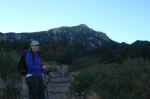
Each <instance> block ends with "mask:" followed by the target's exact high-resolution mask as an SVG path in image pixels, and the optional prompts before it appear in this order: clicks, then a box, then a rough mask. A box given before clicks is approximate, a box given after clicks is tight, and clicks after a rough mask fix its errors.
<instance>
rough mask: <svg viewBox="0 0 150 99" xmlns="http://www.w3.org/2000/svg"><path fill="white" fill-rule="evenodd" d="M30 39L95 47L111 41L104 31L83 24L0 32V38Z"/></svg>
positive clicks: (12, 39)
mask: <svg viewBox="0 0 150 99" xmlns="http://www.w3.org/2000/svg"><path fill="white" fill-rule="evenodd" d="M31 39H35V40H39V41H40V42H48V41H60V42H61V43H63V44H82V45H83V46H85V47H87V48H97V47H100V46H102V45H105V44H108V43H113V41H112V40H111V39H110V38H109V37H108V36H107V35H106V34H105V33H103V32H98V31H95V30H93V29H91V28H90V27H88V26H87V25H85V24H80V25H78V26H72V27H58V28H54V29H50V30H48V31H40V32H31V33H0V40H10V41H14V40H21V41H29V40H31Z"/></svg>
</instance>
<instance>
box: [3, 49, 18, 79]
mask: <svg viewBox="0 0 150 99" xmlns="http://www.w3.org/2000/svg"><path fill="white" fill-rule="evenodd" d="M18 59H19V55H18V54H17V52H15V51H6V50H5V49H1V50H0V75H1V77H2V78H6V77H7V76H8V75H11V73H14V72H16V70H17V68H16V67H17V63H18Z"/></svg>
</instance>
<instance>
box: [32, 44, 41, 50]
mask: <svg viewBox="0 0 150 99" xmlns="http://www.w3.org/2000/svg"><path fill="white" fill-rule="evenodd" d="M39 47H40V46H39V45H35V46H32V47H31V48H32V51H34V52H37V51H38V50H39Z"/></svg>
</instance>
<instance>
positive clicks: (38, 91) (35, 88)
mask: <svg viewBox="0 0 150 99" xmlns="http://www.w3.org/2000/svg"><path fill="white" fill-rule="evenodd" d="M26 83H27V86H28V88H29V99H45V95H44V88H45V86H44V84H43V79H42V76H31V77H28V78H26Z"/></svg>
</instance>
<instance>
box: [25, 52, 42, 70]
mask: <svg viewBox="0 0 150 99" xmlns="http://www.w3.org/2000/svg"><path fill="white" fill-rule="evenodd" d="M25 62H26V66H27V68H28V70H38V69H39V67H38V66H36V65H37V64H33V62H32V56H31V54H30V53H26V56H25Z"/></svg>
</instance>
